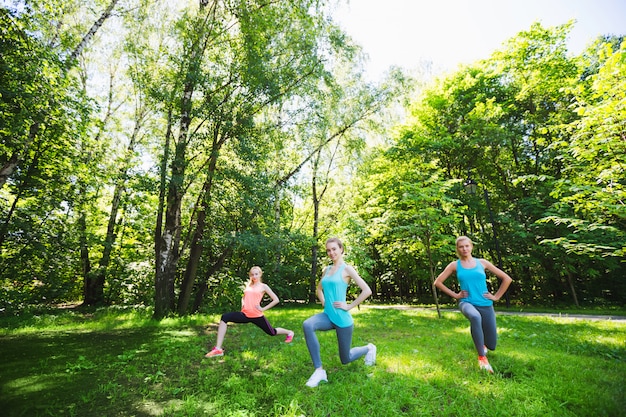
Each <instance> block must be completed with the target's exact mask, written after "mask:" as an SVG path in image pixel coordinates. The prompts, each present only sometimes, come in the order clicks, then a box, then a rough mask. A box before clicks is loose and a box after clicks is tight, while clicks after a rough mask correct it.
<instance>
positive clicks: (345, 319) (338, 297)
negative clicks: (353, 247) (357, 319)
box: [321, 264, 354, 327]
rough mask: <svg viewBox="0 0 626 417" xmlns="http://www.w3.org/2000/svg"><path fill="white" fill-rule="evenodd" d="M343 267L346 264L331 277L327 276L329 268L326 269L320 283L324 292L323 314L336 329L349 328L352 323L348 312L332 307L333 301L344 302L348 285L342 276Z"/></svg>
mask: <svg viewBox="0 0 626 417" xmlns="http://www.w3.org/2000/svg"><path fill="white" fill-rule="evenodd" d="M345 267H346V264H342V265H341V266H340V267H339V268H337V271H335V273H334V274H332V275H328V272H329V271H330V269H331V267H328V268H326V270H325V271H324V276H323V277H322V281H321V283H322V291H324V313H326V315H327V316H328V318H329V319H330V321H331V322H333V324H334V325H335V326H338V327H349V326H352V324H353V323H354V320H353V319H352V315H351V314H350V312H349V311H346V310H342V309H340V308H335V307H333V302H334V301H344V302H345V301H346V292H347V290H348V284H347V283H346V281H345V280H344V279H343V274H342V272H343V269H344V268H345Z"/></svg>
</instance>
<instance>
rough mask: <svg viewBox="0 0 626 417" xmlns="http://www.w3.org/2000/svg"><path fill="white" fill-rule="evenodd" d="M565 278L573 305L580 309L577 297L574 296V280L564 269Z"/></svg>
mask: <svg viewBox="0 0 626 417" xmlns="http://www.w3.org/2000/svg"><path fill="white" fill-rule="evenodd" d="M565 276H566V277H567V284H568V285H569V289H570V292H571V293H572V298H573V299H574V304H576V307H580V304H578V296H577V295H576V289H575V288H574V280H573V279H572V273H571V272H570V271H568V270H567V269H566V272H565Z"/></svg>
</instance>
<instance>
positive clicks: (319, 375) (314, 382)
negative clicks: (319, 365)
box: [306, 369, 328, 388]
mask: <svg viewBox="0 0 626 417" xmlns="http://www.w3.org/2000/svg"><path fill="white" fill-rule="evenodd" d="M322 381H324V382H328V378H327V377H326V371H325V370H324V369H316V370H315V372H313V375H311V378H309V380H308V381H307V382H306V386H307V387H311V388H315V387H317V386H318V385H319V383H320V382H322Z"/></svg>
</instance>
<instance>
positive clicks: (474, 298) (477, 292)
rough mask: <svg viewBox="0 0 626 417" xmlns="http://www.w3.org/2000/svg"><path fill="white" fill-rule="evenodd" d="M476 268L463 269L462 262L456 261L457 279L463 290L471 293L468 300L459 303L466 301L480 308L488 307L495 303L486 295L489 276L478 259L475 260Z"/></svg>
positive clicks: (464, 299)
mask: <svg viewBox="0 0 626 417" xmlns="http://www.w3.org/2000/svg"><path fill="white" fill-rule="evenodd" d="M474 262H476V266H475V267H474V268H471V269H467V268H463V265H461V260H460V259H459V260H457V261H456V277H457V279H458V280H459V284H460V285H461V290H465V291H467V292H468V293H469V296H468V297H466V298H461V299H460V300H459V301H465V302H468V303H470V304H472V305H475V306H479V307H487V306H491V305H493V301H491V300H489V299H487V298H485V297H484V296H483V294H484V293H486V292H487V274H485V267H484V266H483V264H482V263H480V261H479V260H478V259H476V258H474Z"/></svg>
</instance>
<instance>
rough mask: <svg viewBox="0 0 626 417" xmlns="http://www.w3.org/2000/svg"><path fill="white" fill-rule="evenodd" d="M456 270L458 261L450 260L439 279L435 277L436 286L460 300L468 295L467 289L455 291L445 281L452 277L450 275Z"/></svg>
mask: <svg viewBox="0 0 626 417" xmlns="http://www.w3.org/2000/svg"><path fill="white" fill-rule="evenodd" d="M455 272H456V261H455V262H450V263H449V264H448V266H446V268H445V269H444V270H443V271H442V272H441V274H439V276H438V277H437V279H435V286H436V287H437V288H439V289H440V290H441V292H443V293H445V294H447V295H449V296H450V297H452V298H454V299H455V300H459V299H461V298H465V297H467V296H468V294H467V291H465V290H463V291H460V292H454V291H452V290H451V289H450V288H448V287H447V286H446V284H444V283H443V282H444V281H445V280H447V279H448V278H449V277H450V275H452V274H453V273H455Z"/></svg>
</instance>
